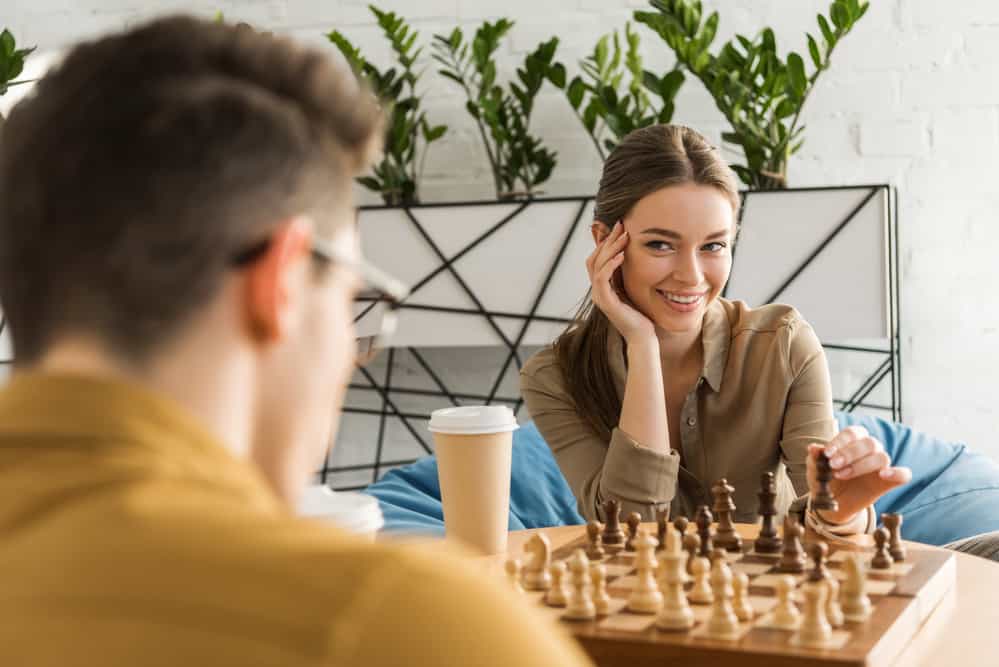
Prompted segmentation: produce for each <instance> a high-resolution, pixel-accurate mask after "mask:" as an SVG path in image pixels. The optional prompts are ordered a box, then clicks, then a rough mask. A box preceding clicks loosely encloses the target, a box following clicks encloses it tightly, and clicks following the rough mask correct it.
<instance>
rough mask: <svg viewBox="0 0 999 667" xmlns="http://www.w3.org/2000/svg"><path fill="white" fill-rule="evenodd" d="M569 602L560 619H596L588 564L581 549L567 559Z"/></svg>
mask: <svg viewBox="0 0 999 667" xmlns="http://www.w3.org/2000/svg"><path fill="white" fill-rule="evenodd" d="M569 572H570V579H571V581H570V584H569V601H568V603H567V604H566V609H565V613H564V614H562V618H564V619H567V620H570V621H592V620H593V619H595V618H596V617H597V608H596V605H594V604H593V586H592V584H591V583H590V582H591V579H590V562H589V560H587V558H586V554H585V553H583V550H582V549H576V551H575V552H574V553H573V554H572V558H570V559H569Z"/></svg>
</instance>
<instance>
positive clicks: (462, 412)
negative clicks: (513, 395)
mask: <svg viewBox="0 0 999 667" xmlns="http://www.w3.org/2000/svg"><path fill="white" fill-rule="evenodd" d="M518 428H520V427H519V426H518V425H517V418H516V417H514V415H513V410H511V409H510V408H508V407H507V406H505V405H464V406H461V407H457V408H444V409H442V410H434V411H433V412H432V413H431V415H430V430H431V431H432V432H434V433H448V434H452V435H478V434H480V433H505V432H507V431H516V430H517V429H518Z"/></svg>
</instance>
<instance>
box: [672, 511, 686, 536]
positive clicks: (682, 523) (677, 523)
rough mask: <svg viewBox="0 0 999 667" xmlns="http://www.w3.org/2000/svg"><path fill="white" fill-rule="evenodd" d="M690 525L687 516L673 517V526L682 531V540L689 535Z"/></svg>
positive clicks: (677, 530)
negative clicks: (688, 528)
mask: <svg viewBox="0 0 999 667" xmlns="http://www.w3.org/2000/svg"><path fill="white" fill-rule="evenodd" d="M689 525H690V521H689V520H688V519H687V517H685V516H678V517H677V518H675V519H673V528H675V529H676V532H678V533H680V539H681V540H682V539H683V538H684V537H686V535H687V526H689Z"/></svg>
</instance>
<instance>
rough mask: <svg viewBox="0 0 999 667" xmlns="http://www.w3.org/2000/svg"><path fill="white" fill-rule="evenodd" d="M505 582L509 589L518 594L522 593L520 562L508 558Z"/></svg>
mask: <svg viewBox="0 0 999 667" xmlns="http://www.w3.org/2000/svg"><path fill="white" fill-rule="evenodd" d="M505 569H506V580H507V583H509V584H510V588H512V589H513V590H515V591H516V592H518V593H523V592H524V587H523V586H521V585H520V569H521V568H520V561H519V560H517V559H516V558H508V559H507V561H506V566H505Z"/></svg>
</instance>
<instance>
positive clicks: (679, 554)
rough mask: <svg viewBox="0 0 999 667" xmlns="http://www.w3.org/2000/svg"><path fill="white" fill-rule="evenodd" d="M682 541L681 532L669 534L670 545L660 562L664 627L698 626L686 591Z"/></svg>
mask: <svg viewBox="0 0 999 667" xmlns="http://www.w3.org/2000/svg"><path fill="white" fill-rule="evenodd" d="M680 541H681V540H680V533H679V532H677V531H669V532H668V533H667V534H666V547H665V549H664V551H663V554H662V556H661V562H660V563H659V588H660V589H662V592H663V606H662V609H661V610H660V611H659V615H658V616H657V617H656V627H657V628H659V629H660V630H674V631H675V630H689V629H690V628H692V627H693V626H694V612H693V611H691V609H690V604H689V603H688V602H687V596H686V595H684V593H683V585H684V584H685V583H687V573H686V569H687V564H686V561H687V554H686V552H684V551H683V548H682V546H681V544H680Z"/></svg>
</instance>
